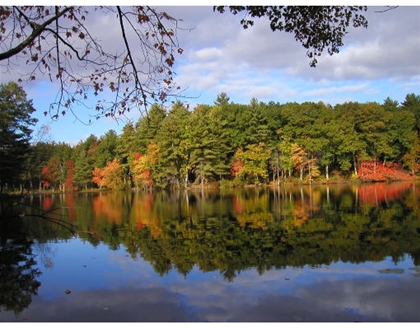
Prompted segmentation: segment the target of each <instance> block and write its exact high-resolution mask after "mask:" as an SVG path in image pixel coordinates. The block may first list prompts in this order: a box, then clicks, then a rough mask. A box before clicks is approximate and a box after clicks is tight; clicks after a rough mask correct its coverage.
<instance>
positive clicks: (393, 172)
mask: <svg viewBox="0 0 420 328" xmlns="http://www.w3.org/2000/svg"><path fill="white" fill-rule="evenodd" d="M358 176H359V178H360V179H361V180H366V181H389V180H411V179H412V176H411V175H410V174H408V173H407V172H405V171H404V170H402V168H401V166H400V165H398V164H396V163H391V164H386V165H383V163H382V162H377V161H365V162H362V163H361V164H360V166H359V169H358Z"/></svg>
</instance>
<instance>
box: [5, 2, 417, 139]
mask: <svg viewBox="0 0 420 328" xmlns="http://www.w3.org/2000/svg"><path fill="white" fill-rule="evenodd" d="M155 4H156V5H159V3H158V2H154V6H155ZM231 4H235V3H231ZM367 5H368V11H367V13H366V17H367V19H368V22H369V26H368V28H367V29H363V28H358V29H354V28H351V29H349V33H348V34H347V35H346V36H345V38H344V46H343V47H342V48H341V49H340V52H339V53H338V54H334V55H333V56H329V55H328V54H326V53H324V54H323V55H322V56H321V57H320V58H319V59H318V64H317V66H316V67H315V68H313V67H310V65H309V58H308V57H306V50H305V49H304V48H303V47H302V46H301V45H300V44H299V43H298V42H296V41H295V40H294V38H293V35H291V34H289V33H285V32H278V31H277V32H272V31H271V30H270V28H269V25H268V22H267V21H266V20H264V19H259V20H256V21H255V25H254V26H253V27H252V28H249V29H247V30H244V29H243V28H242V26H241V25H240V23H239V21H240V17H239V16H233V15H232V14H230V13H228V12H227V13H224V14H220V13H217V12H213V9H212V5H210V4H208V5H200V6H188V5H177V6H162V7H161V9H162V10H164V11H166V12H168V13H169V14H170V15H171V16H173V17H175V18H179V19H182V22H180V23H179V24H180V25H179V27H181V29H180V30H179V31H178V34H177V36H178V41H179V45H180V47H181V48H182V49H183V50H184V51H183V53H182V54H181V55H178V56H177V57H176V58H175V66H174V71H175V73H176V76H175V82H176V84H177V85H179V86H181V87H182V88H183V89H184V92H183V94H182V95H183V98H182V99H180V100H181V101H182V102H184V103H186V104H188V105H189V108H190V109H193V108H194V107H195V106H196V105H197V104H208V105H213V102H214V101H215V100H216V97H217V95H219V94H221V93H222V92H224V93H226V94H227V96H228V97H229V98H230V101H233V102H235V103H240V104H249V103H250V101H251V99H252V98H256V99H257V100H258V101H262V102H270V101H274V102H277V103H281V104H283V103H288V102H298V103H302V102H306V101H310V102H318V101H322V102H324V103H326V104H331V105H335V104H337V103H344V102H348V101H356V102H360V103H364V102H370V101H375V102H378V103H383V102H384V100H385V99H386V98H388V97H389V98H391V99H392V100H395V101H398V102H399V103H401V102H403V101H404V99H405V96H406V95H407V94H410V93H414V94H420V6H411V7H410V6H408V5H401V6H399V7H398V8H396V9H393V10H390V11H386V12H379V11H383V10H384V9H385V8H386V7H385V6H375V5H374V4H369V2H368V3H367ZM95 23H96V24H94V25H93V26H94V28H95V29H97V30H98V31H100V32H102V33H105V34H106V42H108V43H110V42H111V43H112V42H113V38H118V37H120V36H119V34H118V33H113V31H114V30H113V29H112V28H111V25H108V24H111V23H110V21H109V20H105V18H103V17H102V19H101V18H98V22H95ZM104 26H107V28H106V29H104ZM0 69H1V68H0ZM21 69H24V67H19V68H18V69H17V70H21ZM0 74H1V75H0V83H7V82H8V81H9V80H10V79H12V76H11V75H10V76H9V75H8V74H7V73H5V72H4V70H1V71H0ZM23 87H24V89H25V91H26V93H27V94H28V99H32V101H33V104H34V107H35V109H36V113H35V115H34V116H35V117H37V118H38V119H39V122H38V124H37V126H36V127H35V128H34V130H35V131H34V134H35V133H37V131H39V129H40V127H41V126H43V125H47V126H48V127H49V132H48V135H47V137H46V138H47V139H48V140H50V141H52V140H54V141H56V142H66V143H69V144H71V145H75V144H77V143H78V142H80V141H83V140H85V139H86V138H87V137H88V136H89V135H90V134H94V135H96V136H97V137H100V136H102V135H104V134H105V133H106V132H108V131H109V130H111V129H112V130H114V131H115V132H117V134H120V133H121V131H122V128H123V127H124V125H125V124H126V123H128V122H129V121H130V120H131V121H133V122H134V123H135V122H137V120H138V119H139V118H140V114H139V113H130V116H126V117H122V118H121V119H120V120H114V119H112V118H101V119H99V120H96V121H94V122H93V123H92V124H90V125H89V124H87V122H88V117H89V115H90V114H94V113H92V112H90V113H89V111H88V110H86V108H83V107H80V108H77V109H76V111H75V114H71V113H69V114H67V115H66V116H63V117H60V118H59V119H58V120H56V121H53V120H51V118H50V117H49V116H47V117H46V116H44V115H43V112H44V111H45V110H46V109H47V108H48V107H49V104H50V103H52V102H53V101H54V98H55V96H56V94H57V89H56V86H55V85H54V84H52V83H47V82H42V81H39V82H33V83H31V84H24V85H23ZM168 106H170V103H168Z"/></svg>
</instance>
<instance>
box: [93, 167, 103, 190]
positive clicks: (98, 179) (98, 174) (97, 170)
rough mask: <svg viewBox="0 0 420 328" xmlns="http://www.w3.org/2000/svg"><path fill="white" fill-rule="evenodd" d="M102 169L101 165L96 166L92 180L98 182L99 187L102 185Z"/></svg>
mask: <svg viewBox="0 0 420 328" xmlns="http://www.w3.org/2000/svg"><path fill="white" fill-rule="evenodd" d="M102 178H103V174H102V170H101V169H100V168H99V167H95V168H94V170H93V172H92V181H93V183H96V185H97V186H98V187H102Z"/></svg>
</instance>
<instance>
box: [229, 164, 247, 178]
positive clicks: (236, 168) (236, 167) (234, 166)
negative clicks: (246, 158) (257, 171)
mask: <svg viewBox="0 0 420 328" xmlns="http://www.w3.org/2000/svg"><path fill="white" fill-rule="evenodd" d="M244 165H245V164H244V163H243V162H241V161H234V162H233V163H232V168H231V169H230V173H231V174H232V176H234V177H236V176H237V175H238V173H239V171H241V170H242V168H243V167H244Z"/></svg>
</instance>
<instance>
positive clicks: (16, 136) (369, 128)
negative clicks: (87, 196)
mask: <svg viewBox="0 0 420 328" xmlns="http://www.w3.org/2000/svg"><path fill="white" fill-rule="evenodd" d="M1 91H2V99H1V104H0V105H1V106H2V108H3V110H2V127H1V133H2V145H1V152H2V156H1V163H0V164H1V165H0V169H1V172H0V173H1V185H2V188H3V189H5V190H6V192H7V191H10V190H11V189H13V188H17V186H20V188H26V189H29V190H34V189H39V190H54V191H57V190H60V191H72V190H81V189H88V188H110V189H124V188H131V187H134V188H162V189H166V188H178V189H179V188H187V187H194V186H197V187H202V188H204V187H209V186H210V187H219V186H222V187H223V186H240V185H261V184H262V185H264V184H273V183H274V184H280V183H282V182H287V181H294V182H296V181H297V182H300V183H312V182H326V181H335V180H337V179H358V180H368V181H384V180H405V179H412V178H414V177H415V176H416V175H418V173H419V171H420V142H419V131H420V96H419V95H415V94H407V95H406V98H405V100H404V101H403V102H402V103H401V104H399V103H398V102H397V101H394V100H392V99H390V98H387V99H385V100H384V102H383V104H379V103H376V102H367V103H358V102H346V103H342V104H337V105H335V106H331V105H328V104H324V103H322V102H318V103H314V102H304V103H300V104H299V103H296V102H292V103H285V104H280V103H275V102H269V103H264V102H259V101H258V100H257V99H255V98H254V99H252V100H251V101H250V103H249V104H239V103H234V102H230V101H229V100H230V99H229V97H228V96H227V95H226V94H225V93H221V94H219V95H218V96H217V98H216V100H215V101H214V103H213V105H206V104H199V105H197V106H196V107H195V108H193V109H189V108H188V107H189V106H188V105H187V104H184V103H182V102H180V101H177V102H175V103H173V104H172V106H170V107H169V108H166V107H164V106H163V105H160V104H154V105H153V106H151V108H150V109H149V112H148V115H147V116H142V117H141V118H140V119H139V120H138V121H137V122H129V123H127V124H126V125H125V126H124V128H123V130H122V133H121V134H120V135H117V133H116V132H115V131H114V130H109V131H108V132H107V133H106V134H104V135H102V136H100V137H97V136H95V135H93V134H92V135H90V136H89V137H88V138H86V139H85V140H82V141H80V142H79V143H78V144H76V145H73V146H72V145H69V144H67V143H56V142H45V141H42V137H39V136H38V137H37V140H33V141H32V143H30V142H29V140H30V136H31V133H32V130H31V129H30V126H31V125H34V124H35V123H36V120H35V119H32V118H31V114H32V113H33V111H35V109H34V108H33V107H32V103H31V101H30V100H26V94H25V93H24V91H23V90H22V89H21V88H20V87H18V86H17V85H16V84H13V83H11V84H10V83H9V84H8V85H6V86H2V89H1ZM3 189H2V190H3Z"/></svg>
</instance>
